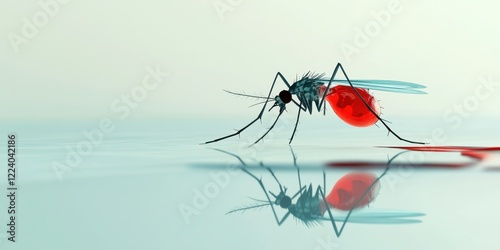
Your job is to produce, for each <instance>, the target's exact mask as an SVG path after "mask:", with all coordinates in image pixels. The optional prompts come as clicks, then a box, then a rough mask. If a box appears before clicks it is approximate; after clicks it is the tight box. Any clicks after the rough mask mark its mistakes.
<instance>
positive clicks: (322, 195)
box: [318, 187, 341, 237]
mask: <svg viewBox="0 0 500 250" xmlns="http://www.w3.org/2000/svg"><path fill="white" fill-rule="evenodd" d="M318 190H319V192H320V193H321V198H322V199H323V202H324V203H325V206H326V211H328V216H329V217H330V221H331V222H332V226H333V231H335V235H336V236H337V237H340V234H341V232H339V230H338V229H337V224H336V223H335V219H334V218H333V215H332V211H331V210H330V206H328V202H326V198H325V193H323V190H321V187H318Z"/></svg>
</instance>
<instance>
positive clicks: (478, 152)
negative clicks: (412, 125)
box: [386, 146, 500, 160]
mask: <svg viewBox="0 0 500 250" xmlns="http://www.w3.org/2000/svg"><path fill="white" fill-rule="evenodd" d="M386 148H399V149H406V150H412V151H427V152H460V153H461V154H462V155H463V156H468V157H471V158H474V159H477V160H484V159H485V158H487V157H488V156H490V154H489V153H488V152H492V151H500V147H464V146H416V147H415V146H412V147H386Z"/></svg>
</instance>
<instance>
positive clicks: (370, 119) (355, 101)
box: [321, 85, 380, 127]
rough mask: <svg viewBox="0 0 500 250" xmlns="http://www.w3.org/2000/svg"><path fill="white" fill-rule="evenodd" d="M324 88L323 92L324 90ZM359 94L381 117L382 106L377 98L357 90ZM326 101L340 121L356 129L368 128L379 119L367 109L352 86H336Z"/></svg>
mask: <svg viewBox="0 0 500 250" xmlns="http://www.w3.org/2000/svg"><path fill="white" fill-rule="evenodd" d="M324 88H325V87H323V88H322V89H321V90H324ZM356 90H357V91H358V93H359V94H360V95H361V96H362V97H363V99H364V100H365V101H366V103H368V104H369V105H370V107H371V108H372V109H373V111H375V113H377V115H380V105H379V104H378V102H377V100H376V99H375V97H373V96H372V95H370V93H368V90H366V89H362V88H356ZM326 100H327V101H328V102H329V103H330V106H331V107H332V109H333V111H334V112H335V113H336V114H337V116H338V117H340V119H342V120H343V121H345V122H346V123H348V124H350V125H352V126H356V127H368V126H371V125H373V124H375V123H376V122H377V121H378V119H377V117H376V116H375V115H374V114H373V113H372V112H371V111H370V110H369V109H368V108H367V107H366V105H365V104H364V103H363V101H362V100H361V99H360V98H359V96H358V95H357V94H356V92H354V89H353V88H352V87H350V86H341V85H338V86H335V87H333V88H330V90H329V93H328V95H327V96H326Z"/></svg>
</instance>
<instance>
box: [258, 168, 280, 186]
mask: <svg viewBox="0 0 500 250" xmlns="http://www.w3.org/2000/svg"><path fill="white" fill-rule="evenodd" d="M261 166H262V167H263V168H266V169H267V171H269V173H271V175H272V176H273V177H274V179H275V180H276V182H277V183H278V185H279V187H280V191H281V192H283V186H282V185H281V182H280V181H279V180H278V177H276V175H275V174H274V172H273V170H272V169H271V168H270V167H266V166H264V165H261Z"/></svg>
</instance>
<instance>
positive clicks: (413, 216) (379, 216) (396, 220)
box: [322, 210, 425, 224]
mask: <svg viewBox="0 0 500 250" xmlns="http://www.w3.org/2000/svg"><path fill="white" fill-rule="evenodd" d="M421 216H425V214H424V213H420V212H410V211H390V210H389V211H360V212H353V213H352V214H351V216H349V218H348V222H350V223H362V224H406V223H420V222H422V220H420V219H419V218H417V217H421ZM322 220H329V219H328V218H326V217H322ZM345 220H346V216H345V215H343V216H335V221H345Z"/></svg>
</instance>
